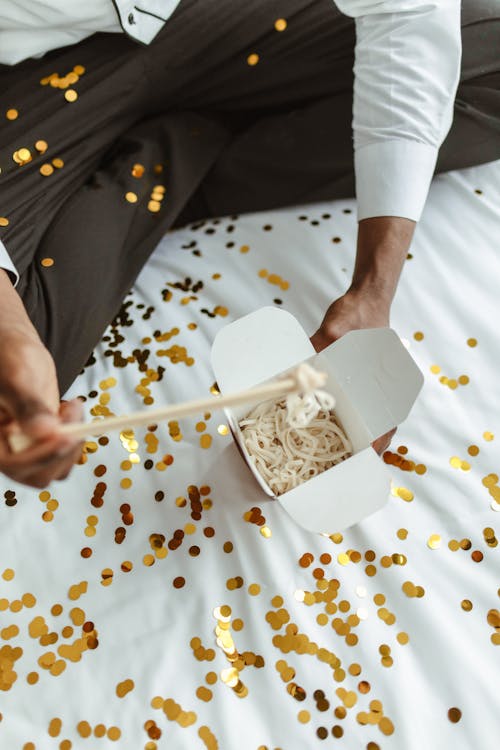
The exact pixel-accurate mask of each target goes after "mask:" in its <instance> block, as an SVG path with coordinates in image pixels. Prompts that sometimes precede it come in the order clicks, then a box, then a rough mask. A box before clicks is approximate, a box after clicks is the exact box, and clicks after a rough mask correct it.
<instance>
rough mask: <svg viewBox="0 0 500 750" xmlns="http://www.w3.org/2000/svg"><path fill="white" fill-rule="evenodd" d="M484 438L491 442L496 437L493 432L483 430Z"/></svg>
mask: <svg viewBox="0 0 500 750" xmlns="http://www.w3.org/2000/svg"><path fill="white" fill-rule="evenodd" d="M483 438H484V439H485V440H486V441H487V442H488V443H489V442H491V441H492V440H494V439H495V436H494V434H493V433H492V432H483Z"/></svg>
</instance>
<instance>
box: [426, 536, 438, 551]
mask: <svg viewBox="0 0 500 750" xmlns="http://www.w3.org/2000/svg"><path fill="white" fill-rule="evenodd" d="M427 546H428V547H429V548H430V549H439V547H440V546H441V537H440V535H439V534H431V535H430V537H429V538H428V540H427Z"/></svg>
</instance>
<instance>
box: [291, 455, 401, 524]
mask: <svg viewBox="0 0 500 750" xmlns="http://www.w3.org/2000/svg"><path fill="white" fill-rule="evenodd" d="M333 476H334V477H335V480H334V481H332V477H333ZM308 484H309V483H308V482H305V483H304V484H301V485H299V486H298V487H296V488H295V489H294V490H290V492H287V493H285V494H284V495H283V496H282V497H279V498H278V502H279V503H280V504H281V506H282V507H283V508H284V509H285V510H286V511H287V513H288V514H289V515H290V516H291V517H292V518H293V520H294V521H296V522H297V523H298V524H299V525H300V526H303V527H304V528H305V529H307V530H308V531H315V532H318V533H322V534H333V533H335V532H337V531H343V529H346V528H347V527H348V526H352V525H353V524H355V523H359V521H361V520H363V518H366V516H369V515H371V514H372V513H375V512H376V511H377V510H380V508H382V507H383V506H384V505H385V503H386V502H387V500H388V499H389V492H390V474H389V471H388V469H387V467H386V466H385V464H384V463H383V462H382V461H381V460H380V458H379V457H378V456H377V454H376V453H375V451H374V450H373V448H371V447H370V448H366V449H365V450H364V451H361V452H360V453H357V454H356V455H355V456H352V457H351V458H349V459H348V460H347V461H343V462H342V463H341V464H338V465H337V466H334V467H333V468H332V469H330V470H329V471H325V472H323V473H322V474H319V475H318V476H317V477H314V479H312V480H311V485H310V486H308Z"/></svg>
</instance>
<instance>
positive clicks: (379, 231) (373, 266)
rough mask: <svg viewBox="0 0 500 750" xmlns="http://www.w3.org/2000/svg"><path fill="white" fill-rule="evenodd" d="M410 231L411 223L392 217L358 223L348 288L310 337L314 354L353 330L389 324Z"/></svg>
mask: <svg viewBox="0 0 500 750" xmlns="http://www.w3.org/2000/svg"><path fill="white" fill-rule="evenodd" d="M414 229H415V222H414V221H411V220H410V219H401V218H398V217H394V216H377V217H374V218H371V219H363V220H362V221H360V222H359V227H358V244H357V251H356V263H355V267H354V273H353V277H352V282H351V286H350V287H349V289H348V290H347V292H346V294H344V295H343V296H342V297H340V298H339V299H338V300H336V301H335V302H334V303H333V304H332V305H330V307H329V308H328V311H327V313H326V315H325V317H324V319H323V322H322V324H321V327H320V328H319V329H318V330H317V331H316V333H315V334H314V335H313V336H312V338H311V341H312V343H313V345H314V347H315V348H316V350H317V351H321V349H324V348H325V347H326V346H328V344H331V343H332V341H335V340H336V339H338V338H340V336H343V335H344V333H347V332H348V331H351V330H353V329H356V328H379V327H384V326H388V325H389V317H390V309H391V303H392V300H393V297H394V295H395V293H396V288H397V284H398V281H399V276H400V274H401V269H402V267H403V263H404V260H405V258H406V254H407V251H408V247H409V246H410V242H411V238H412V236H413V231H414Z"/></svg>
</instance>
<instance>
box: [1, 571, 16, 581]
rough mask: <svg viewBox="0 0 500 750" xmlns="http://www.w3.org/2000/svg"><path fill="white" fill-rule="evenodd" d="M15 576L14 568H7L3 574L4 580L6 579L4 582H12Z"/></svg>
mask: <svg viewBox="0 0 500 750" xmlns="http://www.w3.org/2000/svg"><path fill="white" fill-rule="evenodd" d="M14 576H15V573H14V571H13V570H12V568H5V570H4V572H3V573H2V578H3V579H4V581H12V579H13V578H14Z"/></svg>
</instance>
